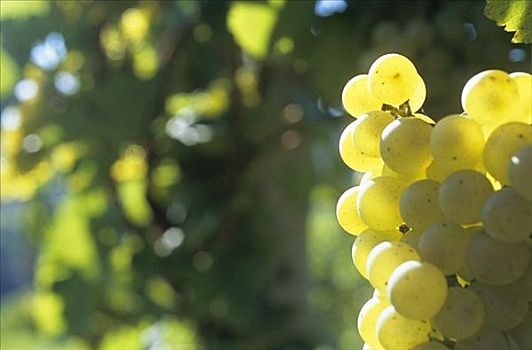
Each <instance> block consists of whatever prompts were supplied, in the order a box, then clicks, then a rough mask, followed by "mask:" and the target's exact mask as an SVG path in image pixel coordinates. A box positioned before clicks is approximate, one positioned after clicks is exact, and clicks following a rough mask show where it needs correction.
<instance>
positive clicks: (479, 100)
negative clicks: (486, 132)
mask: <svg viewBox="0 0 532 350" xmlns="http://www.w3.org/2000/svg"><path fill="white" fill-rule="evenodd" d="M519 102H520V99H519V91H518V88H517V83H516V82H515V81H514V80H513V79H512V78H510V76H509V75H508V73H506V72H503V71H501V70H487V71H484V72H481V73H478V74H477V75H475V76H473V77H472V78H471V79H469V81H468V82H467V83H466V85H465V86H464V89H463V90H462V108H463V109H464V111H466V113H467V114H468V115H469V116H470V117H471V118H473V119H475V120H476V121H478V122H479V124H494V125H500V124H502V123H505V122H507V121H508V116H510V115H512V114H515V113H516V112H518V107H519Z"/></svg>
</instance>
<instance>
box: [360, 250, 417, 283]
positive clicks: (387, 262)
mask: <svg viewBox="0 0 532 350" xmlns="http://www.w3.org/2000/svg"><path fill="white" fill-rule="evenodd" d="M408 260H420V259H419V255H418V254H417V253H416V251H415V250H414V248H412V247H411V246H409V245H408V244H405V243H402V242H382V243H379V244H378V245H376V246H375V248H373V249H372V250H371V252H370V253H369V255H368V258H367V260H366V272H367V275H368V277H369V278H368V279H369V281H370V283H371V285H372V286H373V287H374V288H375V289H378V290H379V291H381V292H383V293H384V292H385V291H386V287H387V286H388V279H389V278H390V275H391V274H392V272H393V271H394V270H395V269H396V268H397V267H398V266H399V265H401V264H402V263H404V262H405V261H408Z"/></svg>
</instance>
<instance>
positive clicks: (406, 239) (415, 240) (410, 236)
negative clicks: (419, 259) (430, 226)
mask: <svg viewBox="0 0 532 350" xmlns="http://www.w3.org/2000/svg"><path fill="white" fill-rule="evenodd" d="M421 234H423V231H422V230H418V229H415V228H411V229H410V231H408V232H407V233H405V234H403V237H401V239H400V241H401V242H403V243H406V244H408V245H409V246H411V247H412V248H414V249H415V250H418V245H419V240H420V239H421Z"/></svg>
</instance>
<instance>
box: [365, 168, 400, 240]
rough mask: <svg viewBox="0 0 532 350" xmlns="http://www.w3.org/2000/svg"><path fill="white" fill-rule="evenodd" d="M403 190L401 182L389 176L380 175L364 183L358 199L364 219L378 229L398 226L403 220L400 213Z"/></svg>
mask: <svg viewBox="0 0 532 350" xmlns="http://www.w3.org/2000/svg"><path fill="white" fill-rule="evenodd" d="M401 191H402V184H401V182H400V181H399V180H397V179H395V178H393V177H389V176H379V177H376V178H374V179H371V180H369V181H367V182H365V183H364V184H362V185H361V186H360V191H359V194H358V200H357V206H358V214H359V215H360V218H361V219H362V221H364V223H365V224H366V225H368V227H370V228H372V229H374V230H378V231H388V230H393V229H395V228H396V227H398V226H399V225H400V224H401V223H402V222H403V219H401V215H400V214H399V197H400V196H401Z"/></svg>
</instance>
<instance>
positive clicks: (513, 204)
mask: <svg viewBox="0 0 532 350" xmlns="http://www.w3.org/2000/svg"><path fill="white" fill-rule="evenodd" d="M530 179H531V180H532V173H530ZM529 185H531V186H532V182H530V184H529ZM481 216H482V221H483V222H484V228H485V230H486V233H487V234H488V235H490V236H491V237H493V238H495V239H498V240H500V241H503V242H506V243H516V242H522V241H526V240H527V239H530V235H532V202H530V201H527V200H526V199H525V198H523V197H521V196H520V195H519V194H518V193H517V192H516V191H515V190H514V189H513V188H512V187H505V188H503V189H502V190H500V191H497V192H495V193H494V194H493V195H491V196H490V197H489V198H488V200H487V201H486V202H485V203H484V205H483V207H482V214H481Z"/></svg>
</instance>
